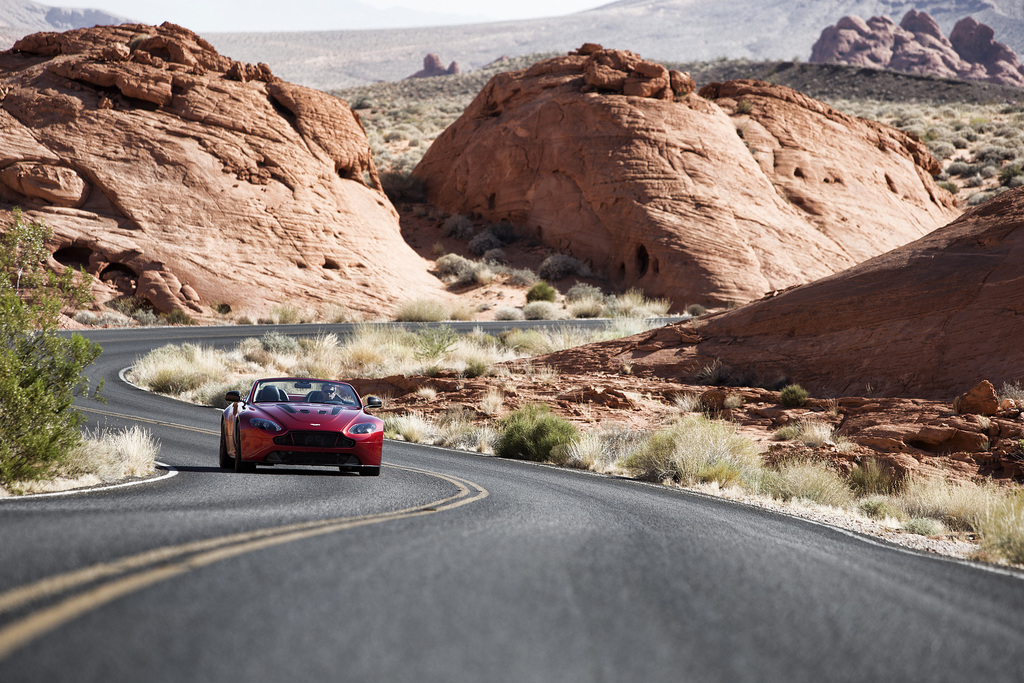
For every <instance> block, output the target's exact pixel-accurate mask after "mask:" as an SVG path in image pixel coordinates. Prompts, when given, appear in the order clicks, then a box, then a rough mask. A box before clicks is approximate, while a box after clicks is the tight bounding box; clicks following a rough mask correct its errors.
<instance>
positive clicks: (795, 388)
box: [779, 384, 808, 408]
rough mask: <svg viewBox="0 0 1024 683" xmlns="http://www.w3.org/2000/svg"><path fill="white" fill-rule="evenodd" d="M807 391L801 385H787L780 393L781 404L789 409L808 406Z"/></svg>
mask: <svg viewBox="0 0 1024 683" xmlns="http://www.w3.org/2000/svg"><path fill="white" fill-rule="evenodd" d="M807 397H808V393H807V390H806V389H804V388H803V387H802V386H800V385H799V384H787V385H786V386H784V387H782V391H780V392H779V403H781V404H782V405H784V406H786V407H788V408H797V407H800V406H805V405H807Z"/></svg>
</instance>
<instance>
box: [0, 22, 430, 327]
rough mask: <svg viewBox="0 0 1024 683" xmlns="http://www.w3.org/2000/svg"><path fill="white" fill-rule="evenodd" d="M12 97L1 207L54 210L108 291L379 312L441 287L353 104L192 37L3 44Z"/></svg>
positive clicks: (196, 305) (0, 115) (50, 219)
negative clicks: (409, 235) (384, 186)
mask: <svg viewBox="0 0 1024 683" xmlns="http://www.w3.org/2000/svg"><path fill="white" fill-rule="evenodd" d="M0 94H2V96H3V102H2V108H0V129H2V131H3V135H2V136H0V201H2V203H0V208H2V209H3V210H5V211H9V210H10V209H12V208H13V207H14V206H21V207H22V208H23V209H25V211H26V214H27V215H28V217H30V218H34V219H35V218H38V219H42V220H44V222H45V223H46V224H47V225H49V226H50V227H51V228H52V229H53V230H54V233H55V236H54V240H53V244H52V245H51V246H52V249H53V252H54V259H55V261H56V262H58V263H61V264H64V265H71V266H83V267H84V268H85V269H86V270H87V271H88V272H89V273H90V274H92V275H93V276H94V278H95V279H96V286H95V291H96V293H97V297H98V299H100V300H105V299H110V298H112V297H116V296H138V297H140V298H143V299H147V300H148V301H149V302H151V304H152V305H153V306H154V307H155V308H156V309H157V310H159V311H163V312H168V311H171V310H174V309H184V310H191V311H197V312H198V311H201V310H204V309H206V308H207V307H209V306H211V305H214V304H228V305H230V306H232V307H234V308H236V309H249V310H252V311H254V312H257V311H259V309H260V308H261V307H264V306H266V305H268V304H271V303H274V302H284V301H288V302H291V303H296V304H307V305H312V306H319V305H328V304H344V305H348V306H350V307H352V308H355V309H358V310H362V311H367V312H374V313H377V312H380V310H381V308H382V307H383V308H388V307H389V306H390V304H391V303H392V302H394V301H395V300H396V299H397V298H400V297H403V296H406V295H407V294H408V295H412V294H413V293H417V294H419V293H424V292H425V293H431V292H435V293H438V294H440V292H441V289H440V285H439V283H438V282H437V280H436V279H435V278H433V277H432V276H430V275H429V274H428V273H427V265H426V262H424V261H423V260H422V259H420V258H419V257H418V256H416V255H415V254H414V253H413V252H412V250H411V249H409V248H408V247H407V246H406V245H405V243H404V242H403V241H402V238H401V235H400V233H399V227H398V216H397V213H396V212H395V210H394V208H393V207H392V206H391V204H390V202H389V201H388V200H387V197H386V196H385V195H384V193H383V192H382V191H381V189H380V183H379V181H378V178H377V171H376V169H375V167H374V165H373V161H372V158H371V153H370V149H369V145H368V143H367V140H366V136H365V133H364V131H363V128H362V125H361V123H360V121H359V119H358V117H357V116H356V115H355V114H354V113H353V112H352V111H351V110H350V109H349V108H348V106H347V105H345V104H344V103H343V102H342V101H340V100H337V99H335V98H332V97H329V96H327V95H325V94H323V93H320V92H317V91H314V90H310V89H307V88H304V87H300V86H296V85H292V84H290V83H286V82H283V81H281V80H280V79H278V78H276V77H274V76H273V75H272V74H271V73H270V70H269V69H268V68H267V67H266V66H265V65H262V64H261V65H256V66H254V65H251V64H244V63H241V62H236V61H233V60H231V59H229V58H227V57H225V56H222V55H220V54H218V53H217V51H216V50H214V49H213V48H212V47H211V46H210V45H209V44H208V43H206V42H205V41H204V40H203V39H202V38H200V37H198V36H196V35H195V34H193V33H191V32H190V31H188V30H186V29H183V28H181V27H178V26H175V25H172V24H164V25H162V26H159V27H154V26H145V25H129V24H125V25H121V26H117V27H96V28H90V29H81V30H74V31H68V32H66V33H38V34H34V35H31V36H28V37H26V38H24V39H22V40H20V41H18V43H16V44H15V46H14V48H13V49H12V50H10V51H8V52H4V53H0ZM55 265H56V264H55Z"/></svg>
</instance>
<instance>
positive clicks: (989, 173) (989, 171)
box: [978, 164, 999, 180]
mask: <svg viewBox="0 0 1024 683" xmlns="http://www.w3.org/2000/svg"><path fill="white" fill-rule="evenodd" d="M978 175H980V176H981V177H982V178H985V179H986V180H988V179H989V178H995V177H996V176H997V175H999V168H998V167H996V166H993V165H991V164H988V165H986V166H982V167H981V170H980V171H978Z"/></svg>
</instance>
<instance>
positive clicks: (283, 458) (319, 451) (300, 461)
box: [220, 377, 384, 477]
mask: <svg viewBox="0 0 1024 683" xmlns="http://www.w3.org/2000/svg"><path fill="white" fill-rule="evenodd" d="M225 399H227V402H228V404H229V405H228V407H227V408H225V409H224V413H223V415H222V416H221V421H220V466H221V467H223V468H225V469H234V470H235V471H236V472H252V471H254V470H255V469H256V465H257V464H259V465H331V466H335V467H338V468H339V469H340V470H341V471H342V472H358V473H359V474H365V475H369V476H371V477H372V476H376V475H378V474H380V454H381V449H382V447H383V445H384V422H383V420H381V419H380V418H379V417H374V416H373V415H370V414H369V413H367V412H366V410H365V409H366V408H380V407H381V401H380V399H379V398H377V397H376V396H370V397H368V398H367V399H366V401H365V402H364V401H362V400H361V399H360V398H359V394H357V393H356V390H355V389H353V388H352V386H351V385H349V384H345V383H344V382H335V381H332V380H324V379H307V378H299V377H278V378H273V379H261V380H257V381H256V382H254V383H253V385H252V388H251V389H250V390H249V393H248V394H247V395H246V396H245V397H244V398H243V397H242V395H241V394H240V393H239V392H237V391H229V392H228V393H227V394H226V395H225Z"/></svg>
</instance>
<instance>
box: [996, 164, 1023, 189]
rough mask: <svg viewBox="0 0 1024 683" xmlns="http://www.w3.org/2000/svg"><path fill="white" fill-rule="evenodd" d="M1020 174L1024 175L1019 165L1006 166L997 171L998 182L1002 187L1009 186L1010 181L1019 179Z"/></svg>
mask: <svg viewBox="0 0 1024 683" xmlns="http://www.w3.org/2000/svg"><path fill="white" fill-rule="evenodd" d="M1022 173H1024V170H1022V169H1021V166H1020V164H1008V165H1006V166H1004V167H1003V168H1002V170H1001V171H999V182H1000V183H1002V184H1003V185H1009V184H1010V181H1011V180H1013V179H1014V178H1017V177H1020V175H1021V174H1022Z"/></svg>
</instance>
